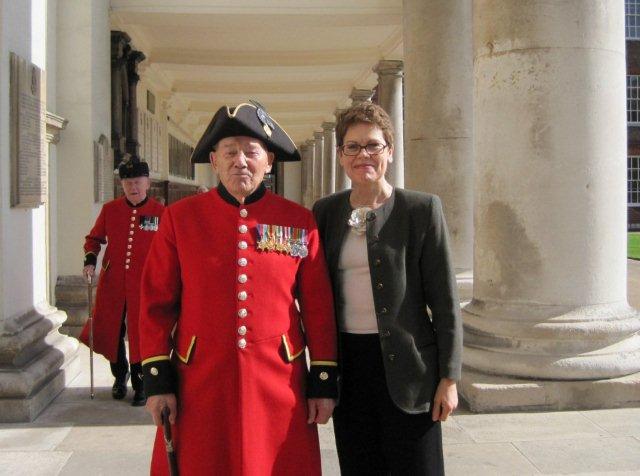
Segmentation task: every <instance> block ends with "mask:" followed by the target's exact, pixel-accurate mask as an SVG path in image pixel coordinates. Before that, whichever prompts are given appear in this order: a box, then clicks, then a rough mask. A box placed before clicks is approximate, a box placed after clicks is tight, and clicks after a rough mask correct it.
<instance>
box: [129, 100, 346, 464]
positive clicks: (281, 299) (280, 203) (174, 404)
mask: <svg viewBox="0 0 640 476" xmlns="http://www.w3.org/2000/svg"><path fill="white" fill-rule="evenodd" d="M192 159H193V161H194V162H204V161H209V160H210V161H211V163H212V165H213V168H214V170H215V171H216V173H217V174H218V176H219V178H220V185H219V186H218V187H217V188H215V189H213V190H211V191H209V192H207V193H203V194H199V195H197V196H194V197H189V198H186V199H184V200H181V201H179V202H177V203H175V204H174V205H172V206H170V207H168V208H167V210H166V211H165V214H164V215H163V218H162V222H161V225H160V229H159V231H158V234H157V236H156V238H155V239H154V242H153V244H152V246H151V251H150V252H149V257H148V259H147V263H146V265H145V269H144V272H143V278H142V298H141V302H142V307H141V318H140V326H141V328H144V333H143V334H142V335H141V349H142V357H143V359H144V360H143V363H142V367H143V375H144V382H145V388H146V389H147V393H148V395H149V397H148V401H147V409H148V410H149V411H150V412H151V414H152V415H153V419H154V421H155V423H156V425H159V424H160V421H161V416H160V415H161V410H162V409H163V408H164V407H168V408H169V410H170V417H169V419H170V422H171V423H172V425H173V436H174V444H175V450H176V455H177V460H178V465H179V469H180V473H181V474H185V475H225V476H233V475H243V476H258V475H320V471H321V470H320V450H319V445H318V434H317V428H316V424H317V423H326V422H327V421H328V419H329V417H330V416H331V413H332V411H333V407H334V405H335V400H334V399H335V398H336V397H337V382H336V380H337V367H336V330H335V320H334V314H333V299H332V295H331V288H330V284H329V278H328V273H327V268H326V264H325V261H324V256H323V252H322V247H321V246H320V243H319V238H318V231H317V229H316V223H315V221H314V218H313V215H312V214H311V213H310V211H309V210H307V209H305V208H303V207H301V206H299V205H297V204H295V203H293V202H290V201H288V200H285V199H284V198H281V197H279V196H278V195H275V194H273V193H271V192H270V191H267V190H266V188H265V186H264V184H263V183H262V180H263V177H264V174H265V173H266V172H269V171H270V170H271V167H272V164H273V161H274V159H275V160H296V159H299V154H298V151H297V150H296V147H295V145H294V144H293V142H292V141H291V139H290V138H289V136H288V135H287V134H286V133H285V132H284V131H283V130H282V129H281V128H280V126H279V125H278V124H277V123H276V122H275V121H274V120H273V119H272V118H271V117H270V116H269V115H268V114H267V113H266V111H265V110H264V109H263V108H262V107H261V106H259V105H258V104H257V103H252V104H240V105H239V106H237V107H235V108H229V107H226V106H225V107H223V108H221V109H220V110H219V111H218V112H217V113H216V115H215V116H214V118H213V120H212V122H211V124H210V125H209V127H208V128H207V130H206V132H205V134H204V136H203V137H202V138H201V139H200V142H199V143H198V145H197V146H196V149H195V151H194V153H193V156H192ZM305 348H306V349H308V352H309V357H310V369H308V368H307V362H306V359H305ZM164 452H165V445H164V441H163V439H162V432H161V431H160V430H159V431H158V434H157V437H156V442H155V447H154V452H153V459H152V463H151V473H152V474H167V471H168V468H167V457H166V455H165V453H164Z"/></svg>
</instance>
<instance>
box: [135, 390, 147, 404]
mask: <svg viewBox="0 0 640 476" xmlns="http://www.w3.org/2000/svg"><path fill="white" fill-rule="evenodd" d="M146 403H147V394H146V393H144V390H136V391H135V392H134V394H133V401H132V402H131V406H132V407H144V406H145V405H146Z"/></svg>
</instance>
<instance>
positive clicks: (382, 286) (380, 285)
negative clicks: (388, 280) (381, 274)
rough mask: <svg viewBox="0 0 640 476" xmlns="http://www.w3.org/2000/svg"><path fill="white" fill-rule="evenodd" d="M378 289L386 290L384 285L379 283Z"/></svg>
mask: <svg viewBox="0 0 640 476" xmlns="http://www.w3.org/2000/svg"><path fill="white" fill-rule="evenodd" d="M376 288H378V289H382V288H384V285H383V284H382V283H378V284H376Z"/></svg>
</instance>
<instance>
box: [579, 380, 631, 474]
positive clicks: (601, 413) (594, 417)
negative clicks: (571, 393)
mask: <svg viewBox="0 0 640 476" xmlns="http://www.w3.org/2000/svg"><path fill="white" fill-rule="evenodd" d="M638 392H640V388H639V389H638ZM581 413H582V414H583V415H584V416H585V417H586V418H588V419H589V420H591V421H592V422H593V423H595V424H596V425H598V426H599V427H601V428H603V429H604V430H606V431H607V432H609V433H610V434H611V435H613V436H635V437H638V438H640V408H622V409H616V410H590V411H584V412H581ZM639 472H640V471H639Z"/></svg>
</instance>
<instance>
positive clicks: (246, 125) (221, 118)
mask: <svg viewBox="0 0 640 476" xmlns="http://www.w3.org/2000/svg"><path fill="white" fill-rule="evenodd" d="M261 117H262V118H261ZM269 132H270V134H269ZM234 136H248V137H255V138H256V139H259V140H261V141H262V142H263V143H264V145H265V147H266V148H267V150H269V151H270V152H273V154H274V155H275V159H276V160H279V161H282V162H291V161H299V160H300V153H299V152H298V149H297V148H296V145H295V144H294V142H293V141H292V140H291V138H290V137H289V135H288V134H287V133H286V132H285V131H284V129H282V127H280V125H279V124H278V123H277V122H276V121H275V120H273V119H272V118H271V117H269V116H268V115H266V113H265V111H264V110H263V109H259V108H258V107H257V106H255V105H254V104H249V103H242V104H239V105H238V106H237V107H235V108H233V109H230V108H229V107H228V106H222V107H221V108H220V109H218V111H217V112H216V113H215V115H214V116H213V119H211V122H210V123H209V125H208V126H207V129H206V130H205V132H204V134H203V135H202V137H201V138H200V140H199V141H198V143H197V144H196V147H195V149H194V150H193V154H191V162H192V163H194V164H204V163H208V162H209V154H210V153H211V151H212V150H213V148H214V147H215V146H216V144H217V143H218V142H220V141H221V140H222V139H224V138H226V137H234Z"/></svg>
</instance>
